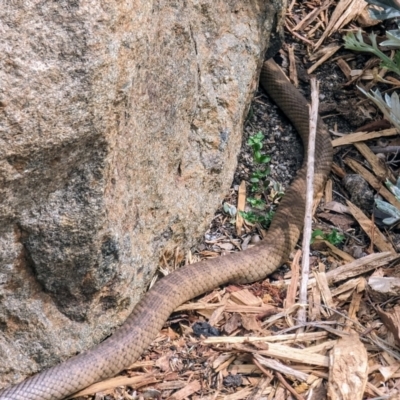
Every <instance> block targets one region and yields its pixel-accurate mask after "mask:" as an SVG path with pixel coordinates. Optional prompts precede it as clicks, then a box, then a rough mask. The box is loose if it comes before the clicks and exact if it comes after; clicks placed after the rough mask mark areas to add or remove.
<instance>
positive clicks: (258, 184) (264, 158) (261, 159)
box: [247, 132, 271, 193]
mask: <svg viewBox="0 0 400 400" xmlns="http://www.w3.org/2000/svg"><path fill="white" fill-rule="evenodd" d="M263 140H264V135H263V133H262V132H257V133H256V134H255V135H252V136H250V137H249V139H248V141H247V144H248V145H249V146H250V147H251V149H252V153H253V159H254V163H255V164H258V168H257V170H256V171H254V172H253V173H252V174H251V175H250V182H251V187H250V191H251V192H252V193H257V192H260V191H262V190H264V189H265V188H266V187H267V186H268V184H269V182H268V180H267V179H266V178H267V177H268V176H269V174H270V173H271V169H270V167H269V166H267V165H266V164H268V163H269V162H270V161H271V157H270V156H269V155H267V154H263V153H262V151H261V150H262V148H263Z"/></svg>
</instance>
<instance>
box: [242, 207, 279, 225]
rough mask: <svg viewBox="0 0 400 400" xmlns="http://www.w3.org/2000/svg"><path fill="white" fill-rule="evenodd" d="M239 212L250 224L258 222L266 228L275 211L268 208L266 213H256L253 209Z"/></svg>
mask: <svg viewBox="0 0 400 400" xmlns="http://www.w3.org/2000/svg"><path fill="white" fill-rule="evenodd" d="M239 214H240V215H241V216H242V217H243V218H244V219H245V220H246V222H249V223H250V224H256V223H258V224H260V225H261V226H262V227H263V228H265V229H267V228H268V227H269V225H270V224H271V221H272V218H273V216H274V214H275V211H273V210H269V211H268V212H266V213H263V214H258V213H255V212H253V211H247V212H246V211H239Z"/></svg>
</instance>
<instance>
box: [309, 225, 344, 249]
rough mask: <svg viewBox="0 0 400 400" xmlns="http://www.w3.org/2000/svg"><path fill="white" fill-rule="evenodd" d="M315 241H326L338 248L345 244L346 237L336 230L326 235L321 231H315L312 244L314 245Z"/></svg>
mask: <svg viewBox="0 0 400 400" xmlns="http://www.w3.org/2000/svg"><path fill="white" fill-rule="evenodd" d="M315 239H322V240H326V241H328V242H329V243H331V244H333V245H334V246H336V245H338V244H340V243H342V242H343V240H344V235H343V234H342V233H339V232H338V231H337V230H336V229H333V230H332V231H331V232H330V233H325V232H323V231H322V230H321V229H315V230H314V231H313V232H312V234H311V243H314V241H315Z"/></svg>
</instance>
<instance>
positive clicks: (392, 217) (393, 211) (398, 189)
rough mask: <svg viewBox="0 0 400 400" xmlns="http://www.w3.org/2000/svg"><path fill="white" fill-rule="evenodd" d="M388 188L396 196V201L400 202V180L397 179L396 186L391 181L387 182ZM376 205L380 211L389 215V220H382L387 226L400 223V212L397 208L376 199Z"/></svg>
mask: <svg viewBox="0 0 400 400" xmlns="http://www.w3.org/2000/svg"><path fill="white" fill-rule="evenodd" d="M386 186H387V188H388V189H389V190H390V191H391V192H392V193H393V194H394V196H395V197H396V199H397V200H399V201H400V178H398V179H397V182H396V184H395V185H393V183H392V182H390V181H386ZM375 205H376V208H377V209H378V210H380V211H382V212H384V213H385V214H387V215H388V217H387V218H384V219H383V220H382V222H383V223H384V224H385V225H393V224H395V223H396V222H399V221H400V210H399V209H398V208H397V207H394V206H392V205H391V204H389V203H387V202H386V201H383V200H380V199H375Z"/></svg>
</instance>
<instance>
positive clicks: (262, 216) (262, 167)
mask: <svg viewBox="0 0 400 400" xmlns="http://www.w3.org/2000/svg"><path fill="white" fill-rule="evenodd" d="M263 141H264V135H263V133H262V132H257V133H256V134H255V135H252V136H250V137H249V139H248V141H247V144H248V145H249V146H250V147H251V150H252V155H253V160H254V164H255V165H256V170H255V171H254V172H252V174H251V175H250V177H249V180H250V183H251V186H250V191H251V193H253V196H250V197H248V198H247V203H248V204H249V205H250V206H251V208H252V210H251V211H240V215H241V216H242V217H243V218H244V219H245V220H246V222H248V223H250V224H256V223H258V224H260V225H261V226H262V227H263V228H267V227H268V226H269V225H270V223H271V220H272V217H273V215H274V211H273V210H272V209H271V210H269V211H266V209H267V204H266V202H265V200H263V196H262V195H263V192H264V191H265V190H266V189H267V188H268V187H269V186H270V184H271V182H270V180H269V179H267V178H268V176H269V174H270V173H271V169H270V167H269V165H268V163H269V162H270V161H271V157H270V156H269V155H267V154H264V153H263V151H262V150H263Z"/></svg>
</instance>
